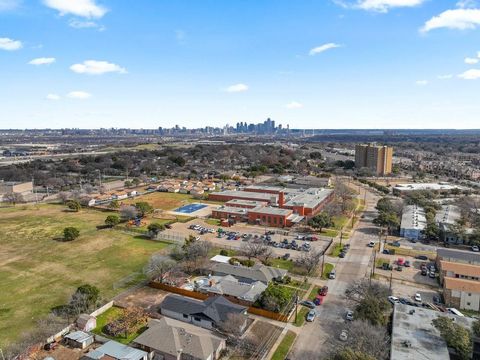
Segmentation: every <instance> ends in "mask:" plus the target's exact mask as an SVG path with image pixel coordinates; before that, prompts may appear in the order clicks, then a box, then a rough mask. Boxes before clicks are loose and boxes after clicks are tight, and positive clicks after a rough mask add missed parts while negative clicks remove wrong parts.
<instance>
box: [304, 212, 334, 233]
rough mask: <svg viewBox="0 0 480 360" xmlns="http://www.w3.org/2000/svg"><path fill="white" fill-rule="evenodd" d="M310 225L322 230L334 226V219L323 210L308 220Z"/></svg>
mask: <svg viewBox="0 0 480 360" xmlns="http://www.w3.org/2000/svg"><path fill="white" fill-rule="evenodd" d="M308 225H310V226H311V227H313V228H314V229H317V230H318V231H319V232H322V230H323V228H326V227H330V226H333V221H332V217H331V216H330V215H329V214H328V213H326V212H325V211H322V212H321V213H320V214H318V215H316V216H314V217H312V218H310V219H309V220H308Z"/></svg>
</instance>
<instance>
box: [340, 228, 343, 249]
mask: <svg viewBox="0 0 480 360" xmlns="http://www.w3.org/2000/svg"><path fill="white" fill-rule="evenodd" d="M342 239H343V231H342V230H340V247H342Z"/></svg>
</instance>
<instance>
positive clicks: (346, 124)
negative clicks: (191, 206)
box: [0, 0, 480, 129]
mask: <svg viewBox="0 0 480 360" xmlns="http://www.w3.org/2000/svg"><path fill="white" fill-rule="evenodd" d="M138 4H139V5H138V6H136V7H132V6H131V5H129V4H126V3H123V4H122V3H118V2H113V1H108V0H105V1H95V0H81V1H77V2H76V3H75V4H72V2H71V1H70V2H69V1H65V0H43V1H27V0H25V1H20V0H0V77H1V78H2V80H3V81H2V86H0V96H1V98H2V106H1V107H0V128H110V127H115V128H158V127H164V128H171V127H173V126H174V125H175V124H181V125H182V126H186V127H188V128H202V127H205V126H212V127H223V126H225V125H226V124H230V125H233V126H235V124H236V123H239V122H247V123H257V122H259V121H263V119H266V118H268V117H271V118H272V119H274V120H276V121H277V123H281V124H284V125H286V124H289V125H290V128H292V129H294V128H307V129H323V128H325V129H342V128H345V129H355V128H364V129H375V128H382V129H401V128H421V129H425V128H444V129H447V128H457V129H468V128H478V125H477V122H478V120H477V114H478V110H479V106H480V105H479V104H478V100H477V98H476V93H477V91H478V84H479V81H480V70H479V61H480V57H479V55H480V54H478V52H479V50H480V48H479V47H478V46H476V45H475V43H476V42H478V40H479V32H478V29H477V26H478V25H479V24H480V6H479V4H478V3H477V2H476V1H443V2H440V3H439V2H433V1H425V0H396V1H392V0H379V1H371V0H358V1H339V0H335V1H334V0H328V1H323V2H321V3H316V2H310V1H308V2H302V3H300V4H298V3H296V4H292V3H291V2H288V1H270V0H266V1H263V2H253V1H249V2H242V3H240V2H236V1H232V2H228V3H218V2H214V1H205V2H203V3H198V2H195V1H180V2H176V3H162V2H153V1H141V2H139V3H138ZM133 24H134V25H133ZM476 79H479V80H476Z"/></svg>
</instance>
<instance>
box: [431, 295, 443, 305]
mask: <svg viewBox="0 0 480 360" xmlns="http://www.w3.org/2000/svg"><path fill="white" fill-rule="evenodd" d="M433 303H434V304H435V305H440V304H441V303H442V299H441V298H440V296H439V295H433Z"/></svg>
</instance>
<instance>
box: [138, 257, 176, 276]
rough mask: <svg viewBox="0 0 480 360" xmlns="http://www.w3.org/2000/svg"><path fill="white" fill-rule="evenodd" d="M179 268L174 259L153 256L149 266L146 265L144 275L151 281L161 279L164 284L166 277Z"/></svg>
mask: <svg viewBox="0 0 480 360" xmlns="http://www.w3.org/2000/svg"><path fill="white" fill-rule="evenodd" d="M176 266H177V263H176V262H175V261H173V260H172V259H169V258H168V257H166V256H162V255H152V257H151V258H150V260H149V261H148V264H147V265H145V268H144V269H143V273H144V274H145V275H146V276H147V277H148V278H149V279H150V280H154V279H159V280H160V282H163V281H164V279H165V277H166V275H167V274H168V273H169V272H170V271H172V270H173V269H174V268H175V267H176Z"/></svg>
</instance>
